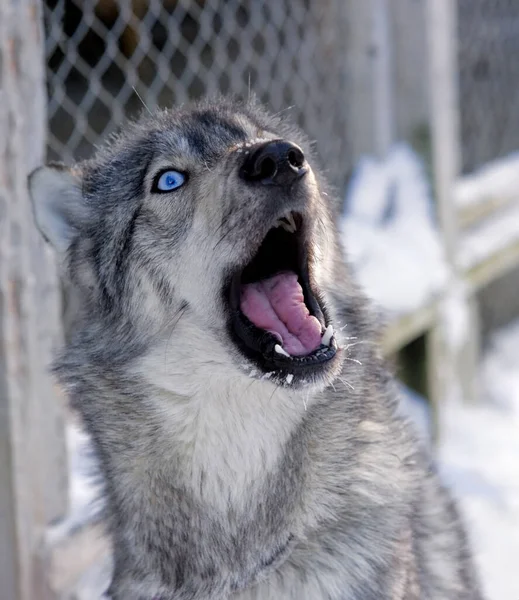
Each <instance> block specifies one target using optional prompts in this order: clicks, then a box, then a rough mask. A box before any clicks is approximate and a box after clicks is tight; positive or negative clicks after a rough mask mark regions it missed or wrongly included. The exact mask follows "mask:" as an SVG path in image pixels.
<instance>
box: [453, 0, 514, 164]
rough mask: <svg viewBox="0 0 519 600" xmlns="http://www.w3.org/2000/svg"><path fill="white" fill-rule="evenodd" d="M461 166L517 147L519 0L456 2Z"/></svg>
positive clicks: (482, 160) (493, 156)
mask: <svg viewBox="0 0 519 600" xmlns="http://www.w3.org/2000/svg"><path fill="white" fill-rule="evenodd" d="M458 11H459V18H458V33H459V42H458V43H459V68H460V111H461V115H460V116H461V137H462V153H463V170H464V171H465V172H468V171H472V170H473V169H475V168H477V167H479V166H481V165H482V164H484V163H485V162H487V161H489V160H492V159H494V158H499V157H502V156H504V155H506V154H508V153H510V152H512V151H516V150H519V60H518V57H519V2H518V1H517V0H458Z"/></svg>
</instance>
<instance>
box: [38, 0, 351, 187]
mask: <svg viewBox="0 0 519 600" xmlns="http://www.w3.org/2000/svg"><path fill="white" fill-rule="evenodd" d="M347 26H348V22H347V15H346V8H345V3H344V2H343V1H342V0H321V1H319V2H313V1H312V0H163V1H160V2H159V1H158V0H132V1H130V0H128V1H124V0H98V1H97V2H95V1H89V0H84V1H81V0H46V3H45V27H46V60H47V65H48V93H49V106H48V110H49V119H50V121H49V138H48V157H49V159H50V160H63V161H65V162H68V161H71V160H76V159H81V158H85V157H88V156H89V155H90V154H91V152H92V150H93V146H94V145H95V144H97V143H99V141H100V140H101V139H102V138H103V137H105V136H106V135H107V134H108V133H110V132H111V131H113V130H114V129H116V128H117V127H118V126H119V125H121V123H123V122H124V120H125V119H126V118H127V117H128V116H134V115H135V114H137V113H138V112H139V111H140V110H142V105H143V104H145V105H146V106H147V107H148V108H149V109H153V108H154V107H156V106H171V105H175V104H179V103H183V102H186V101H188V100H191V99H196V98H198V97H200V96H203V95H214V94H218V93H224V94H234V95H237V96H239V97H246V96H247V94H248V93H249V91H250V90H251V91H253V92H254V93H255V94H256V95H257V97H258V98H259V99H260V100H261V101H262V102H264V103H265V104H266V105H267V106H268V107H269V108H270V109H271V110H273V111H274V112H277V111H282V110H288V111H289V114H290V116H291V118H293V119H294V120H295V121H296V122H298V123H299V124H300V125H301V126H302V127H303V128H304V129H305V131H306V132H307V133H308V135H310V136H311V137H312V138H313V139H315V140H316V142H317V150H318V154H319V155H320V158H321V161H322V162H323V164H324V165H325V166H326V167H327V168H328V170H329V173H330V176H331V178H332V180H333V181H335V183H336V184H338V185H339V186H341V185H343V184H344V180H345V177H346V172H347V167H348V158H347V157H348V155H349V152H348V147H347V145H346V144H347V136H346V112H345V107H346V97H345V89H346V73H345V60H344V57H345V55H346V48H345V43H346V42H345V40H346V38H347ZM287 107H288V108H287Z"/></svg>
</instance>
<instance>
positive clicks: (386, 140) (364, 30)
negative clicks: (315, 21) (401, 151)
mask: <svg viewBox="0 0 519 600" xmlns="http://www.w3.org/2000/svg"><path fill="white" fill-rule="evenodd" d="M347 14H348V16H349V17H348V18H349V27H348V52H347V56H346V57H345V60H346V62H347V73H348V79H347V81H348V83H349V91H348V102H347V109H348V112H349V114H348V124H349V131H347V132H346V135H347V136H348V138H349V139H350V140H351V145H352V154H353V156H352V160H353V161H354V162H355V161H356V160H357V159H358V158H359V157H360V156H362V155H363V154H371V155H373V154H376V155H379V156H384V155H385V154H386V152H387V151H388V149H389V146H390V145H391V143H392V142H393V141H394V140H393V136H394V114H393V90H392V78H393V77H392V70H393V66H392V53H391V31H390V29H391V26H390V20H389V0H369V1H366V2H357V0H348V3H347Z"/></svg>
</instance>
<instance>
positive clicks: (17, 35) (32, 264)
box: [0, 0, 67, 600]
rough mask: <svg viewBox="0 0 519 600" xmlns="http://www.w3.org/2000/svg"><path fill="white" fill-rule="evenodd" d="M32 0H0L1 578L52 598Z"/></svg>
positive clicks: (40, 96)
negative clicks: (34, 196)
mask: <svg viewBox="0 0 519 600" xmlns="http://www.w3.org/2000/svg"><path fill="white" fill-rule="evenodd" d="M42 38H43V36H42V23H41V4H40V2H39V1H38V0H19V1H17V2H13V1H11V0H0V65H1V68H0V104H1V110H0V517H1V518H0V582H1V585H2V590H1V597H2V600H40V599H42V600H43V599H44V598H45V599H47V598H51V596H50V595H49V593H48V586H47V584H46V582H45V569H44V567H43V562H42V560H41V559H43V557H41V556H40V552H41V549H42V547H43V534H44V529H45V527H46V525H47V524H48V523H49V522H50V521H52V520H54V519H57V518H59V517H60V516H61V515H62V514H63V513H64V511H65V508H66V498H67V490H66V469H65V468H64V467H65V459H66V456H65V446H64V432H63V413H62V407H61V405H60V403H59V402H57V401H56V398H55V394H54V389H53V385H52V381H51V378H50V376H49V373H48V364H49V362H50V357H51V352H52V348H53V347H54V346H55V344H56V335H57V333H58V332H59V319H58V314H59V313H58V310H59V305H58V287H57V278H56V273H55V267H54V265H53V261H52V258H51V256H50V255H49V253H48V251H47V250H46V249H45V248H44V247H43V243H42V241H41V239H40V236H39V235H38V233H37V232H36V230H35V227H34V225H33V219H32V213H31V209H30V203H29V198H28V193H27V184H26V178H27V174H28V173H29V172H30V171H31V170H32V169H33V168H34V167H35V166H37V165H38V164H41V163H42V162H43V160H44V150H45V138H46V111H45V65H44V52H43V39H42Z"/></svg>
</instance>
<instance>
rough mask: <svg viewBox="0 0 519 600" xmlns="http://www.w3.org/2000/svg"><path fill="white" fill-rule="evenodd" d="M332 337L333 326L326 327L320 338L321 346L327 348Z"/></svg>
mask: <svg viewBox="0 0 519 600" xmlns="http://www.w3.org/2000/svg"><path fill="white" fill-rule="evenodd" d="M332 336H333V325H328V327H327V328H326V329H325V331H324V333H323V337H322V338H321V344H324V345H325V346H329V345H330V340H331V339H332Z"/></svg>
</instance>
